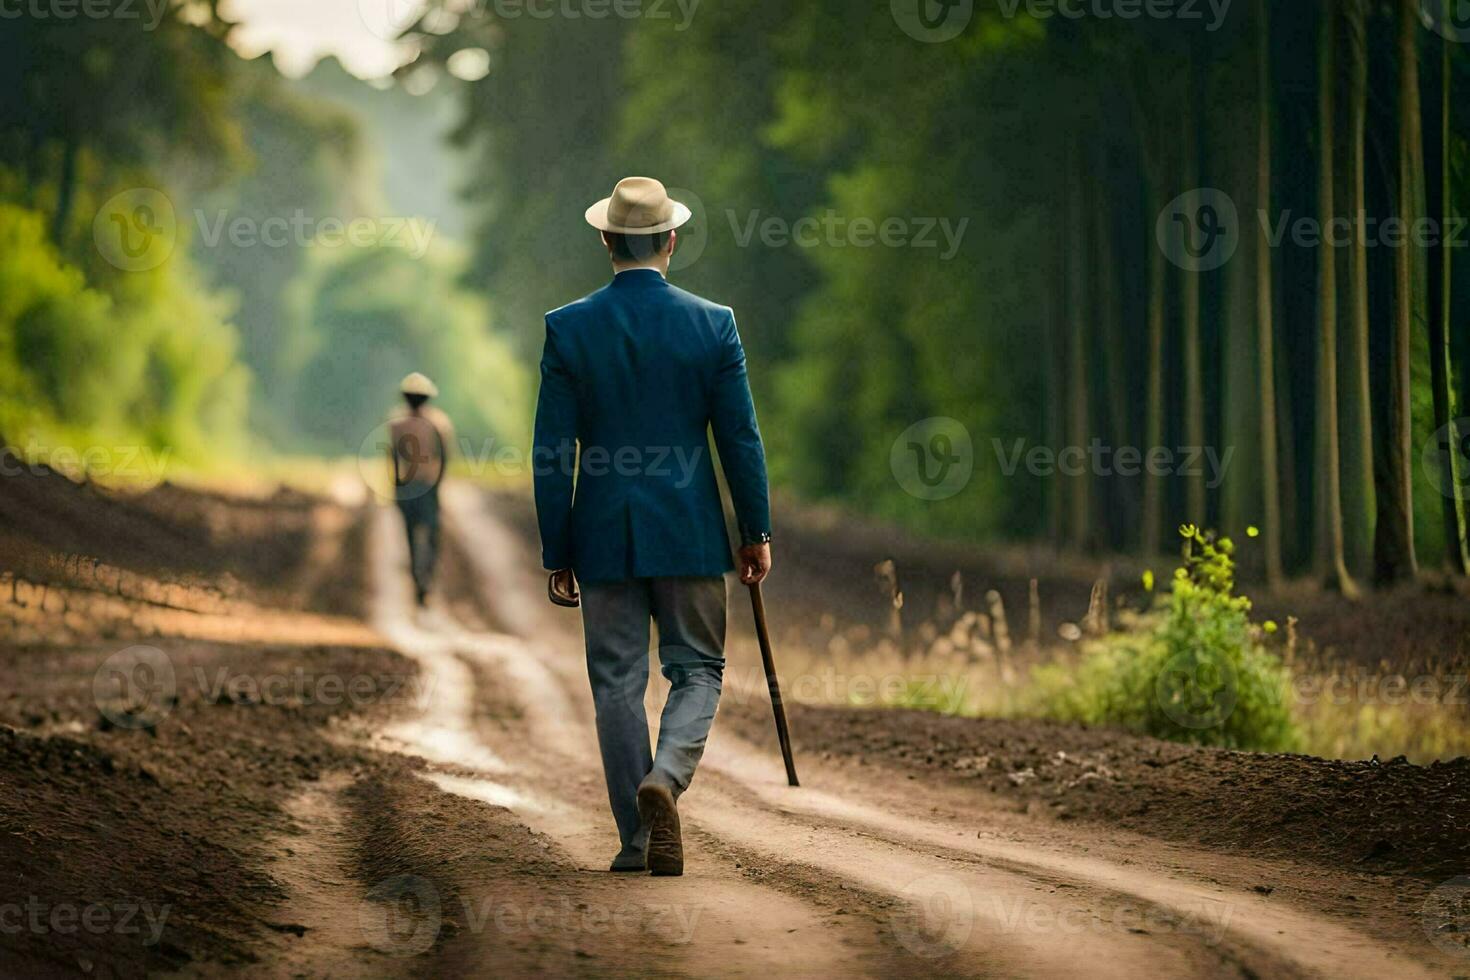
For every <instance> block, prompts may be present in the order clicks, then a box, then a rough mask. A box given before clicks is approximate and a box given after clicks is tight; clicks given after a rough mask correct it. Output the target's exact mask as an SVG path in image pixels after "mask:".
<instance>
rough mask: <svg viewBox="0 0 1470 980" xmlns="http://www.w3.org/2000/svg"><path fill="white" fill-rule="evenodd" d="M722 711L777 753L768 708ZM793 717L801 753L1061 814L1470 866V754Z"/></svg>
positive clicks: (1254, 843)
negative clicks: (1289, 750) (1362, 757)
mask: <svg viewBox="0 0 1470 980" xmlns="http://www.w3.org/2000/svg"><path fill="white" fill-rule="evenodd" d="M720 712H721V719H722V721H727V722H730V723H733V724H734V725H735V726H736V727H737V728H738V729H739V730H740V732H741V734H742V735H744V736H745V737H747V738H749V739H751V740H752V741H756V742H759V743H762V744H765V745H768V746H770V747H771V748H772V749H773V750H774V748H775V734H774V731H773V730H772V725H771V719H770V714H769V707H768V706H763V705H761V704H757V703H751V704H748V705H733V704H732V705H722V706H721V709H720ZM788 713H789V714H790V716H791V728H792V732H793V739H794V741H795V744H796V747H797V750H798V751H799V752H800V753H816V754H819V755H823V756H826V757H829V758H832V759H836V760H843V761H846V762H847V763H849V764H852V765H868V766H880V767H885V768H888V769H890V770H892V771H893V773H894V775H895V778H898V779H902V778H904V777H905V776H912V775H914V774H919V773H922V774H923V775H924V776H925V777H926V778H933V777H938V778H943V779H947V780H950V781H952V782H954V783H957V784H962V785H964V786H967V787H972V788H973V789H974V790H975V791H976V792H977V793H982V794H984V795H985V797H986V798H987V799H1004V800H1007V801H1009V802H1011V803H1013V804H1014V805H1015V806H1016V807H1017V808H1019V809H1023V810H1026V811H1028V812H1031V813H1035V814H1049V815H1051V816H1052V817H1054V818H1056V819H1059V820H1084V821H1093V822H1096V823H1101V824H1106V825H1108V826H1112V827H1122V828H1126V829H1128V830H1132V831H1137V832H1139V833H1143V834H1147V835H1149V836H1153V837H1159V838H1163V839H1167V840H1175V841H1180V842H1182V843H1189V844H1203V845H1206V846H1209V847H1216V848H1221V849H1224V850H1229V851H1235V852H1240V853H1249V854H1268V855H1272V856H1279V857H1287V858H1295V859H1298V860H1309V861H1313V862H1316V863H1319V864H1322V865H1324V866H1327V867H1331V868H1334V869H1339V870H1341V869H1344V868H1350V869H1351V868H1356V869H1359V870H1363V871H1373V872H1389V871H1391V872H1396V873H1402V874H1410V875H1415V876H1417V877H1421V878H1424V879H1426V880H1432V881H1436V882H1437V881H1440V880H1442V879H1444V878H1446V877H1449V876H1452V875H1456V874H1462V873H1464V870H1465V868H1467V867H1470V833H1467V832H1466V828H1467V823H1466V821H1467V820H1470V759H1457V760H1455V761H1453V762H1439V763H1435V764H1434V765H1430V766H1415V765H1410V764H1409V763H1408V762H1405V761H1404V760H1403V759H1402V758H1399V759H1394V760H1390V761H1388V762H1379V761H1378V760H1377V759H1376V758H1375V759H1374V760H1373V761H1371V762H1333V761H1328V760H1324V759H1314V758H1310V757H1307V756H1299V755H1263V754H1258V753H1249V752H1230V751H1226V750H1224V749H1214V748H1200V747H1192V746H1184V745H1178V744H1176V743H1173V742H1164V741H1160V740H1158V739H1152V738H1145V737H1141V736H1136V735H1129V734H1125V733H1120V732H1113V731H1107V730H1102V729H1088V728H1081V727H1078V726H1073V725H1059V724H1050V723H1047V722H1037V721H1024V722H1022V721H1004V720H995V719H974V718H952V717H945V716H941V715H936V714H930V713H927V712H920V711H899V710H882V709H877V710H874V709H843V708H822V707H812V706H807V705H800V704H793V705H789V706H788Z"/></svg>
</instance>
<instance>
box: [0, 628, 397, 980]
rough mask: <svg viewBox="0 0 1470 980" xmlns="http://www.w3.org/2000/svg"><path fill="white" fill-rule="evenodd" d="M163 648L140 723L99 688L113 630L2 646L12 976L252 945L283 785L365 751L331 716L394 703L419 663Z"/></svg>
mask: <svg viewBox="0 0 1470 980" xmlns="http://www.w3.org/2000/svg"><path fill="white" fill-rule="evenodd" d="M156 649H157V650H159V651H160V652H161V654H162V655H163V657H164V658H165V659H162V660H158V661H156V662H155V664H154V666H159V665H162V664H167V665H168V666H169V669H170V670H171V672H172V681H173V683H172V687H173V688H174V696H173V698H170V699H168V700H167V701H159V702H157V703H156V707H157V708H158V712H157V714H151V715H149V716H148V719H149V720H150V721H153V722H154V723H153V724H151V725H150V726H148V727H139V728H132V727H126V726H127V725H128V724H129V723H130V722H129V720H128V719H127V718H126V717H125V716H123V715H119V714H118V713H117V712H115V711H112V710H111V709H110V708H109V711H108V713H107V714H104V713H103V712H102V710H100V709H99V701H98V699H97V698H96V696H95V694H94V679H95V678H96V677H97V676H98V675H99V668H101V667H102V666H103V665H104V664H105V662H106V661H107V658H108V657H109V656H111V655H112V654H113V653H114V652H115V651H114V648H113V647H110V646H101V647H92V648H83V649H48V648H39V649H14V648H10V649H4V648H0V690H4V691H6V692H7V693H6V695H5V696H4V698H3V699H0V840H3V841H4V844H3V846H0V880H3V881H6V882H9V883H10V888H9V889H8V890H7V894H6V895H5V896H3V897H0V916H3V917H4V921H5V924H6V925H7V926H14V925H16V924H19V925H20V926H21V928H19V929H18V930H17V929H14V928H6V929H0V964H3V972H5V973H7V974H8V975H12V976H53V975H58V976H75V975H78V974H79V973H88V972H91V971H92V970H93V967H94V966H98V967H101V966H104V965H105V967H106V969H105V970H104V971H103V973H102V975H121V976H141V975H143V974H144V973H145V972H156V971H161V970H172V969H177V968H178V967H180V966H182V965H184V964H186V963H190V962H194V961H198V960H209V961H213V962H218V963H227V964H228V963H241V962H248V961H250V960H251V958H252V954H251V953H250V951H249V950H250V947H251V945H252V944H253V943H255V942H258V941H259V940H260V937H261V936H262V935H269V934H270V932H271V930H272V929H273V928H274V923H273V921H272V919H271V917H270V916H271V908H272V906H273V905H274V904H275V903H277V902H279V900H280V899H281V891H280V888H279V886H278V885H277V883H276V882H275V881H274V880H273V879H272V877H271V876H270V874H269V873H268V872H267V871H266V870H265V867H264V863H263V862H262V860H260V858H259V855H258V854H257V853H256V852H257V849H258V848H259V846H260V843H261V841H262V840H264V839H265V838H267V837H268V836H270V835H271V834H279V833H284V832H285V831H286V830H287V828H288V825H289V822H288V820H287V818H286V816H285V815H284V813H283V811H282V810H281V808H280V805H281V803H282V801H283V800H285V799H286V798H287V797H288V796H289V795H291V794H292V793H294V792H296V791H297V789H298V788H299V787H300V786H302V785H303V784H305V783H311V782H314V781H316V780H317V779H319V778H320V776H321V774H322V773H323V772H324V771H326V770H340V769H347V770H354V769H361V768H362V767H364V766H368V765H371V764H372V762H371V760H370V759H367V758H363V757H360V756H358V755H357V754H356V753H352V752H348V751H346V750H344V749H342V748H340V747H339V746H338V743H337V742H335V741H332V740H329V739H328V738H327V737H325V730H326V728H327V726H328V725H329V724H331V723H332V722H333V721H334V720H335V721H340V720H343V719H345V718H347V717H348V716H349V715H362V714H364V713H368V712H374V711H388V710H394V708H395V706H396V704H397V702H398V701H399V700H400V699H401V698H402V697H403V696H404V695H403V692H404V691H406V690H411V689H412V680H413V678H414V676H415V672H414V668H413V665H412V664H411V663H410V662H408V661H406V660H403V659H402V658H400V657H398V656H397V655H396V654H393V653H390V652H388V651H386V650H371V649H367V650H364V649H360V648H351V649H347V648H334V647H319V648H305V649H303V648H295V647H281V648H272V647H237V646H222V645H211V644H199V643H167V642H162V641H157V646H156ZM334 679H340V682H341V687H340V688H339V687H338V680H334ZM101 704H102V705H103V706H104V707H107V706H108V703H107V702H106V701H103V702H101ZM119 721H120V722H121V724H119V723H118V722H119Z"/></svg>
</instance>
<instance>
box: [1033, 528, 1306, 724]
mask: <svg viewBox="0 0 1470 980" xmlns="http://www.w3.org/2000/svg"><path fill="white" fill-rule="evenodd" d="M1181 534H1182V536H1183V537H1184V542H1185V544H1184V564H1183V565H1182V566H1181V567H1180V568H1179V569H1177V570H1176V571H1175V573H1174V579H1173V585H1172V589H1171V591H1170V594H1169V597H1168V599H1167V601H1166V602H1164V603H1163V604H1162V608H1161V609H1159V610H1157V611H1155V612H1154V613H1152V614H1150V615H1149V616H1146V617H1144V618H1143V620H1142V621H1141V622H1140V624H1139V625H1138V627H1137V628H1136V629H1132V630H1129V631H1126V632H1117V633H1113V634H1112V635H1110V636H1107V637H1105V638H1103V639H1101V640H1099V641H1097V642H1096V643H1093V644H1090V645H1089V646H1088V647H1087V649H1086V650H1085V651H1084V652H1083V655H1082V657H1081V659H1080V660H1079V661H1078V662H1077V663H1076V664H1071V665H1067V664H1059V665H1048V666H1044V667H1040V668H1038V669H1036V670H1035V671H1034V672H1033V675H1032V680H1033V690H1032V691H1031V692H1030V700H1031V704H1032V706H1033V708H1034V709H1035V710H1036V711H1038V712H1039V713H1041V714H1044V715H1047V716H1049V717H1053V718H1057V719H1060V720H1065V721H1078V722H1083V723H1086V724H1093V725H1111V726H1116V727H1121V728H1127V729H1130V730H1132V731H1138V732H1143V733H1145V734H1148V735H1154V736H1157V737H1159V738H1167V739H1172V740H1174V741H1179V742H1195V743H1200V744H1208V745H1223V746H1226V747H1229V748H1237V749H1260V750H1268V751H1282V750H1288V749H1291V748H1293V747H1294V746H1295V745H1296V744H1297V743H1298V733H1297V730H1296V725H1295V722H1294V721H1293V718H1292V713H1291V705H1290V701H1289V698H1288V693H1289V686H1290V675H1289V673H1288V671H1287V670H1286V668H1285V667H1284V666H1282V664H1281V661H1280V659H1279V658H1278V657H1277V656H1276V655H1275V654H1273V653H1271V652H1270V651H1268V650H1266V649H1265V648H1264V646H1262V644H1261V642H1260V638H1259V637H1260V632H1262V631H1258V629H1257V627H1255V626H1253V625H1252V623H1251V621H1250V616H1249V613H1250V608H1251V604H1250V600H1249V599H1248V598H1247V597H1245V596H1238V595H1235V594H1234V589H1235V561H1234V545H1233V544H1232V542H1231V541H1230V539H1229V538H1216V537H1215V536H1214V535H1213V534H1207V533H1202V532H1201V531H1199V530H1198V529H1197V528H1195V527H1193V526H1185V527H1184V528H1181Z"/></svg>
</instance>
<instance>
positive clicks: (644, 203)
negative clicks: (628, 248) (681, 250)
mask: <svg viewBox="0 0 1470 980" xmlns="http://www.w3.org/2000/svg"><path fill="white" fill-rule="evenodd" d="M689 216H690V211H689V209H688V208H687V207H685V206H684V205H682V204H680V203H679V202H678V201H675V200H672V199H670V197H669V192H668V191H667V190H665V189H664V185H663V184H661V183H659V182H658V181H656V180H654V179H653V178H652V177H624V178H623V179H622V180H620V181H618V186H617V187H614V188H613V192H612V197H604V198H603V199H602V200H600V201H598V202H597V203H596V204H594V205H592V207H590V208H588V209H587V223H588V224H589V225H591V226H592V227H594V228H596V229H597V230H598V231H610V232H613V233H615V234H619V235H654V234H657V233H658V232H661V231H672V230H673V229H675V228H677V227H679V226H680V225H682V224H683V223H684V222H686V221H688V220H689Z"/></svg>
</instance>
